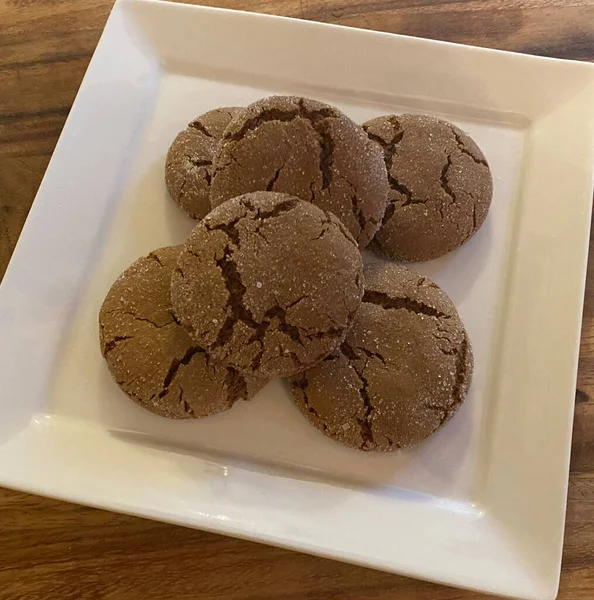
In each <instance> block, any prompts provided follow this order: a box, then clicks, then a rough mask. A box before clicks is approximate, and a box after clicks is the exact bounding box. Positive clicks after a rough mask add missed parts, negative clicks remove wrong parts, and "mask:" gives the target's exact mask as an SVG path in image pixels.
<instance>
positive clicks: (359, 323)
mask: <svg viewBox="0 0 594 600" xmlns="http://www.w3.org/2000/svg"><path fill="white" fill-rule="evenodd" d="M165 181H166V184H167V189H168V190H169V194H170V195H171V197H172V198H173V200H175V201H176V202H177V203H178V205H179V206H180V207H181V208H182V209H183V210H184V211H185V212H186V213H187V214H188V215H189V216H190V217H192V218H194V219H196V220H197V221H198V223H197V225H196V227H195V228H194V230H193V231H192V233H191V234H190V236H189V238H188V239H187V240H186V241H185V243H183V245H180V246H172V247H167V248H161V249H158V250H155V251H154V252H152V253H150V254H149V255H148V256H146V257H143V258H140V259H138V260H137V261H136V262H135V263H134V264H133V265H131V266H130V267H129V268H128V269H127V270H126V271H124V273H122V275H120V277H119V278H118V279H117V280H116V282H115V283H114V284H113V286H112V287H111V289H110V291H109V292H108V294H107V297H106V298H105V300H104V302H103V305H102V307H101V312H100V315H99V323H100V343H101V351H102V354H103V356H104V357H105V360H106V362H107V364H108V366H109V369H110V371H111V373H112V375H113V377H114V378H115V380H116V381H117V383H118V384H119V386H120V387H121V389H122V390H123V391H124V392H125V393H126V394H127V395H128V396H129V397H130V398H132V399H133V400H135V401H136V402H138V403H139V404H140V405H142V406H144V407H145V408H147V409H148V410H150V411H152V412H154V413H156V414H158V415H161V416H164V417H169V418H182V419H183V418H200V417H206V416H208V415H213V414H216V413H220V412H222V411H225V410H227V409H230V408H231V407H232V406H233V405H234V404H235V402H237V401H238V400H249V399H251V398H252V397H253V396H254V394H256V393H257V392H258V390H260V389H261V388H262V387H263V386H264V385H266V383H267V382H268V381H269V380H270V379H272V378H276V377H285V378H287V379H288V380H289V381H290V385H291V389H292V393H293V397H294V400H295V402H296V404H297V406H298V407H299V409H300V410H301V411H302V413H303V414H304V416H305V417H306V418H307V419H308V420H309V421H310V422H311V423H312V424H313V425H314V426H315V427H317V428H318V429H319V430H320V431H322V432H323V433H324V434H326V435H327V436H329V437H330V438H332V439H334V440H336V441H338V442H341V443H343V444H345V445H347V446H350V447H353V448H357V449H360V450H375V451H391V450H396V449H399V448H403V447H406V446H410V445H413V444H417V443H419V442H420V441H422V440H424V439H426V438H427V437H428V436H429V435H431V434H432V433H433V432H435V431H436V430H437V429H438V428H439V427H440V426H441V425H443V424H444V423H445V422H446V421H447V420H448V419H449V418H450V417H451V416H452V415H453V414H454V412H455V411H456V409H457V408H458V406H459V405H460V404H461V402H462V401H463V400H464V398H465V396H466V394H467V392H468V388H469V385H470V380H471V375H472V366H473V361H472V351H471V346H470V342H469V340H468V336H467V334H466V331H465V329H464V325H463V324H462V321H461V320H460V317H459V316H458V313H457V311H456V308H455V306H454V305H453V303H452V302H451V300H450V299H449V298H448V296H447V295H446V294H445V292H444V291H443V290H441V289H440V288H439V287H438V286H437V285H436V284H435V283H433V282H432V281H430V280H429V279H427V278H426V277H424V276H422V275H420V274H417V273H415V272H414V271H412V270H410V269H408V268H406V267H404V266H401V265H398V264H396V263H394V262H389V261H386V262H382V263H373V264H368V265H367V266H364V264H363V257H362V254H361V251H362V250H363V249H364V248H366V247H367V246H369V248H370V249H371V250H372V251H373V252H376V253H378V254H380V255H381V256H383V257H387V258H390V259H393V260H397V261H423V260H429V259H433V258H437V257H439V256H442V255H443V254H446V253H448V252H451V251H452V250H455V249H456V248H458V247H459V246H461V245H462V244H463V243H465V242H466V241H467V240H468V239H469V238H470V237H471V236H472V235H474V234H475V233H476V231H477V230H478V229H479V228H480V226H481V224H482V223H483V221H484V220H485V217H486V215H487V212H488V209H489V204H490V201H491V195H492V179H491V174H490V170H489V167H488V164H487V162H486V160H485V158H484V156H483V154H482V152H481V151H480V149H479V148H478V146H477V145H476V144H475V143H474V142H473V140H472V139H471V138H469V137H468V136H467V135H466V134H465V133H464V132H463V131H461V130H460V129H458V128H456V127H455V126H453V125H451V124H449V123H447V122H445V121H441V120H438V119H435V118H433V117H428V116H417V115H400V116H396V115H387V116H382V117H378V118H376V119H373V120H371V121H368V122H367V123H364V124H363V125H362V126H361V125H358V124H356V123H354V122H353V121H352V120H351V119H349V118H348V117H347V116H345V115H344V114H343V113H342V112H340V111H339V110H338V109H336V108H334V107H332V106H329V105H327V104H323V103H321V102H317V101H314V100H310V99H306V98H297V97H289V96H273V97H269V98H264V99H262V100H260V101H258V102H255V103H254V104H251V105H250V106H248V107H247V108H219V109H216V110H213V111H211V112H209V113H206V114H205V115H202V116H201V117H198V118H197V119H195V120H194V121H191V122H190V123H189V125H188V127H187V128H186V129H185V130H184V131H182V132H181V133H179V134H178V136H177V137H176V138H175V140H174V141H173V144H172V145H171V147H170V149H169V152H168V154H167V160H166V167H165Z"/></svg>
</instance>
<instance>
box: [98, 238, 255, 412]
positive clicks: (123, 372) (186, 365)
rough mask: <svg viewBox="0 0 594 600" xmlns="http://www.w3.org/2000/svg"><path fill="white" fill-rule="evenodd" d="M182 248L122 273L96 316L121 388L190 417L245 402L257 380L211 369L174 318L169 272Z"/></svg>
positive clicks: (151, 406)
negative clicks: (240, 401)
mask: <svg viewBox="0 0 594 600" xmlns="http://www.w3.org/2000/svg"><path fill="white" fill-rule="evenodd" d="M180 250H181V246H173V247H168V248H160V249H159V250H155V251H154V252H151V253H150V254H149V255H148V256H145V257H143V258H139V259H138V260H137V261H136V262H135V263H134V264H132V265H131V266H130V267H128V268H127V269H126V270H125V271H124V272H123V273H122V274H121V275H120V277H119V278H118V279H117V280H116V281H115V283H114V284H113V285H112V287H111V289H110V290H109V292H108V294H107V296H106V298H105V300H104V302H103V305H102V306H101V311H100V313H99V330H100V344H101V353H102V354H103V356H104V358H105V360H106V362H107V365H108V366H109V370H110V372H111V374H112V376H113V378H114V379H115V380H116V381H117V383H118V385H119V386H120V388H121V389H122V390H123V391H124V392H125V393H126V394H127V395H128V396H129V397H130V398H132V399H133V400H135V401H136V402H137V403H138V404H140V405H141V406H143V407H144V408H147V409H148V410H150V411H151V412H154V413H156V414H158V415H161V416H163V417H169V418H173V419H190V418H198V417H205V416H207V415H212V414H215V413H219V412H222V411H224V410H227V409H229V408H231V407H232V406H233V404H234V403H235V402H236V401H237V400H240V399H242V400H247V399H249V398H250V397H251V396H253V395H254V394H255V393H256V392H257V391H258V390H259V389H260V388H261V387H262V386H263V385H264V383H265V382H264V380H256V379H253V378H246V377H244V376H243V375H241V374H239V373H238V372H237V371H236V370H234V369H233V368H231V367H228V366H224V365H218V364H215V363H214V362H213V361H212V360H210V358H209V357H208V355H207V354H206V353H205V352H204V350H202V349H201V348H199V347H198V346H196V345H195V344H194V343H193V342H192V340H191V339H190V337H189V336H188V334H187V332H186V331H185V329H184V328H183V327H182V326H181V325H180V324H179V323H177V321H176V319H175V317H174V316H173V313H172V309H171V299H170V290H169V286H170V282H171V273H172V272H173V270H174V268H175V266H176V262H177V258H178V256H179V253H180Z"/></svg>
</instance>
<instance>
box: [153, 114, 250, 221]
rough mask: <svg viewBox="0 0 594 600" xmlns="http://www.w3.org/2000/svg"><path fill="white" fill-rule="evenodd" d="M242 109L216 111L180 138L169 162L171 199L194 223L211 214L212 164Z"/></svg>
mask: <svg viewBox="0 0 594 600" xmlns="http://www.w3.org/2000/svg"><path fill="white" fill-rule="evenodd" d="M241 110H242V109H241V108H235V107H229V108H216V109H215V110H211V111H209V112H207V113H205V114H203V115H201V116H200V117H197V118H196V119H194V120H193V121H191V122H190V123H188V126H187V127H186V129H184V130H183V131H181V132H180V133H178V134H177V136H176V138H175V139H174V140H173V143H172V144H171V146H170V147H169V151H168V152H167V158H166V160H165V184H166V185H167V190H168V191H169V195H170V196H171V197H172V198H173V200H175V202H177V203H178V204H179V206H180V207H181V208H182V209H183V210H184V212H186V213H187V214H188V215H189V216H190V217H192V218H193V219H201V218H202V217H204V216H205V215H206V214H207V213H208V212H209V211H210V180H211V174H212V173H211V171H212V160H213V156H214V153H215V151H216V149H217V147H218V145H219V141H220V139H221V137H222V135H223V132H224V131H225V128H226V127H227V125H228V124H229V123H230V122H231V119H232V118H233V117H235V116H236V115H237V114H239V113H240V112H241Z"/></svg>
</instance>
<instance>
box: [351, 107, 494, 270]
mask: <svg viewBox="0 0 594 600" xmlns="http://www.w3.org/2000/svg"><path fill="white" fill-rule="evenodd" d="M363 128H364V129H365V131H366V132H367V135H368V136H369V137H370V139H372V140H373V141H375V142H376V143H377V144H378V145H379V146H380V147H381V148H382V149H383V152H384V159H385V163H386V167H387V170H388V179H389V184H390V192H389V204H388V208H387V210H386V213H385V216H384V219H383V223H382V226H381V228H380V230H379V231H378V233H377V234H376V236H375V238H374V240H373V244H372V246H373V249H374V250H376V251H378V252H379V253H381V254H384V255H386V256H389V257H390V258H393V259H395V260H407V261H424V260H430V259H433V258H437V257H439V256H442V255H444V254H447V253H448V252H451V251H452V250H454V249H456V248H458V247H459V246H461V245H462V244H463V243H464V242H466V241H467V240H468V239H470V238H471V237H472V236H473V235H474V234H475V233H476V231H477V230H478V229H479V227H480V226H481V225H482V224H483V222H484V220H485V218H486V216H487V212H488V211H489V206H490V204H491V196H492V193H493V181H492V178H491V171H490V169H489V165H488V164H487V161H486V159H485V157H484V156H483V153H482V152H481V150H480V149H479V147H478V146H477V145H476V143H475V142H474V141H473V140H472V139H471V138H470V137H469V136H468V135H466V134H465V133H464V132H463V131H462V130H460V129H458V128H457V127H455V126H454V125H452V124H451V123H448V122H446V121H441V120H439V119H436V118H434V117H429V116H425V115H399V116H396V115H386V116H382V117H378V118H376V119H372V120H371V121H367V123H365V124H364V125H363Z"/></svg>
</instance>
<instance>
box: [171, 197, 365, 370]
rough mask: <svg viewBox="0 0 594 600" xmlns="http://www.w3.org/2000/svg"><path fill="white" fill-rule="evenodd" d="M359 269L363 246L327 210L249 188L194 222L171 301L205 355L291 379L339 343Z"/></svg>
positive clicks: (353, 304) (359, 284)
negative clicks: (206, 353) (203, 349)
mask: <svg viewBox="0 0 594 600" xmlns="http://www.w3.org/2000/svg"><path fill="white" fill-rule="evenodd" d="M362 274H363V263H362V259H361V253H360V252H359V250H358V249H357V245H356V243H355V241H354V239H353V237H352V236H351V234H350V233H349V232H348V231H347V229H346V228H345V227H344V225H343V224H342V223H341V222H340V221H339V220H338V219H337V218H336V217H335V216H334V215H333V214H332V213H326V212H324V211H323V210H321V209H319V208H317V207H316V206H314V205H313V204H311V203H310V202H303V201H301V200H299V199H298V198H295V197H293V196H289V195H287V194H277V193H274V192H253V193H250V194H244V195H243V196H240V197H238V198H233V199H232V200H229V201H227V202H225V203H224V204H222V205H221V206H218V207H217V208H215V209H213V210H212V211H211V212H210V213H209V214H208V215H207V216H206V217H205V218H204V219H203V220H202V221H201V222H200V223H199V224H198V225H197V226H196V227H195V228H194V230H193V232H192V233H191V235H190V237H189V238H188V240H187V242H186V244H185V246H184V250H183V251H182V253H181V254H180V257H179V260H178V268H177V269H176V271H175V272H174V274H173V277H172V281H171V299H172V302H173V306H174V309H175V313H176V315H177V316H178V318H179V319H180V321H181V323H182V324H183V325H184V326H185V327H186V328H187V329H188V331H189V332H190V334H191V335H192V337H193V338H194V339H195V340H196V342H197V343H198V344H199V345H200V346H202V347H203V348H205V349H206V350H207V351H208V353H209V354H210V355H211V356H212V357H213V358H216V359H217V360H221V361H224V362H226V363H228V364H229V365H231V366H232V367H233V368H235V369H238V370H240V371H242V372H244V373H246V374H251V375H259V376H263V377H266V378H271V377H275V376H283V375H285V376H289V375H293V374H295V373H297V372H298V371H301V370H303V369H305V368H307V367H309V366H311V365H313V364H315V363H317V362H319V361H320V360H322V359H323V358H324V357H325V356H326V355H327V354H328V353H330V352H331V351H332V350H333V349H334V348H336V346H337V345H338V344H340V342H341V341H342V340H343V338H344V336H345V333H346V331H347V329H348V328H349V327H350V325H351V323H352V321H353V319H354V316H355V313H356V311H357V309H358V308H359V305H360V303H361V296H362V294H363V277H362Z"/></svg>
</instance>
